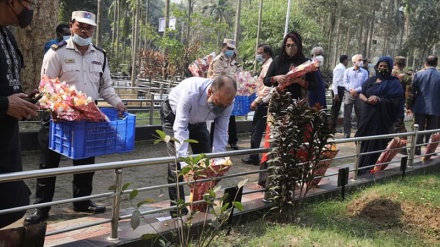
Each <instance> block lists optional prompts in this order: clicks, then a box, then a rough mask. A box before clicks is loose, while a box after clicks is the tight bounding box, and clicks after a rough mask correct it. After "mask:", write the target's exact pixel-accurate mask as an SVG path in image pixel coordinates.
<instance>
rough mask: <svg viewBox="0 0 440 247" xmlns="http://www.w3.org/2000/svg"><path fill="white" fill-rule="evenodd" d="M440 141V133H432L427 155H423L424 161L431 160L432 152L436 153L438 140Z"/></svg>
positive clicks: (426, 150) (426, 151)
mask: <svg viewBox="0 0 440 247" xmlns="http://www.w3.org/2000/svg"><path fill="white" fill-rule="evenodd" d="M439 141H440V133H435V134H432V135H431V137H430V138H429V144H428V146H426V149H425V156H423V157H422V161H426V160H430V159H431V156H432V153H434V151H435V149H436V148H437V146H438V142H439Z"/></svg>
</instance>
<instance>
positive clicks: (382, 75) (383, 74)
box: [376, 68, 391, 80]
mask: <svg viewBox="0 0 440 247" xmlns="http://www.w3.org/2000/svg"><path fill="white" fill-rule="evenodd" d="M390 75H391V72H390V70H389V69H388V68H383V69H379V68H377V69H376V76H377V77H378V78H379V79H381V80H383V79H387V78H388V77H389V76H390Z"/></svg>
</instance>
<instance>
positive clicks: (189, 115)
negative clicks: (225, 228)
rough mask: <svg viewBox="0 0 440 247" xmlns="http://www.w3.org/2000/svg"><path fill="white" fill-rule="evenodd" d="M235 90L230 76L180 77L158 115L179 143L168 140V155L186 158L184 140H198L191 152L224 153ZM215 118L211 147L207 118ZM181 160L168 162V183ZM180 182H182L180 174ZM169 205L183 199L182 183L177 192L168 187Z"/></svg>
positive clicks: (174, 214)
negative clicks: (208, 77)
mask: <svg viewBox="0 0 440 247" xmlns="http://www.w3.org/2000/svg"><path fill="white" fill-rule="evenodd" d="M236 92H237V85H236V83H235V80H234V79H233V78H231V77H229V76H219V77H217V78H216V79H214V80H211V79H206V78H201V77H191V78H188V79H185V80H183V81H182V82H180V83H179V85H177V86H176V87H175V88H173V89H172V90H171V92H170V93H169V95H168V99H167V100H165V101H164V103H163V104H162V106H161V110H160V115H161V119H162V129H163V131H164V132H165V133H166V134H167V135H169V136H174V138H176V139H177V140H179V142H180V143H176V144H175V145H174V143H167V146H168V152H169V154H170V155H171V156H174V155H177V156H179V157H186V156H187V155H188V143H187V142H184V141H185V140H187V139H194V140H196V141H198V143H191V149H192V152H193V154H200V153H211V152H224V151H225V150H226V144H227V141H228V132H227V130H228V122H229V116H230V115H231V112H232V109H233V107H234V106H233V104H232V103H233V102H234V97H235V94H236ZM211 120H214V121H215V123H216V124H215V130H214V138H213V148H212V149H211V145H210V137H209V132H208V129H207V126H206V121H211ZM181 165H182V162H180V163H177V164H175V163H171V164H169V166H168V183H176V180H177V176H176V171H177V170H180V169H181ZM179 181H183V179H182V177H181V176H180V177H179ZM168 193H169V197H170V200H171V206H173V205H175V202H176V201H177V200H184V199H185V194H184V191H183V186H180V187H179V194H177V188H176V187H175V186H172V187H169V188H168ZM187 212H188V211H187V209H186V208H185V209H182V211H180V212H178V210H176V209H173V210H171V211H170V214H171V216H173V217H176V216H177V215H180V214H186V213H187Z"/></svg>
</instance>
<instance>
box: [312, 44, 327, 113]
mask: <svg viewBox="0 0 440 247" xmlns="http://www.w3.org/2000/svg"><path fill="white" fill-rule="evenodd" d="M311 54H312V60H317V61H318V62H319V67H321V66H322V65H324V48H322V47H320V46H317V47H314V48H313V49H312V51H311ZM316 78H317V79H318V83H317V84H316V88H315V89H313V90H311V91H307V97H308V100H309V106H311V107H314V106H315V105H319V107H320V108H322V109H327V100H326V98H325V82H324V78H322V74H321V70H320V69H318V71H317V77H316Z"/></svg>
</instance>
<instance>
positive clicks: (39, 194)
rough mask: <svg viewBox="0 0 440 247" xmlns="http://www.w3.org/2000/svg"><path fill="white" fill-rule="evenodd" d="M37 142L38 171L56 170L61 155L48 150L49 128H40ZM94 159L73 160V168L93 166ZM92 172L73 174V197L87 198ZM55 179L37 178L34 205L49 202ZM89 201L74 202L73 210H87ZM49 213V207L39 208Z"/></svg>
mask: <svg viewBox="0 0 440 247" xmlns="http://www.w3.org/2000/svg"><path fill="white" fill-rule="evenodd" d="M38 141H39V144H40V148H41V156H40V158H41V163H40V169H48V168H56V167H58V166H59V165H60V158H61V154H59V153H57V152H54V151H52V150H50V149H49V126H43V127H41V129H40V131H39V132H38ZM94 163H95V157H90V158H86V159H78V160H73V165H74V166H80V165H87V164H94ZM94 174H95V173H94V172H88V173H81V174H73V181H72V193H73V197H74V198H77V197H82V196H89V195H90V194H92V189H93V175H94ZM55 181H56V177H47V178H37V186H36V192H35V203H43V202H51V201H52V199H53V195H54V192H55ZM89 204H90V200H85V201H79V202H74V203H73V206H74V207H75V208H79V209H82V208H87V207H88V206H89ZM40 209H41V210H45V211H46V212H49V210H50V207H44V208H40Z"/></svg>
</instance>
